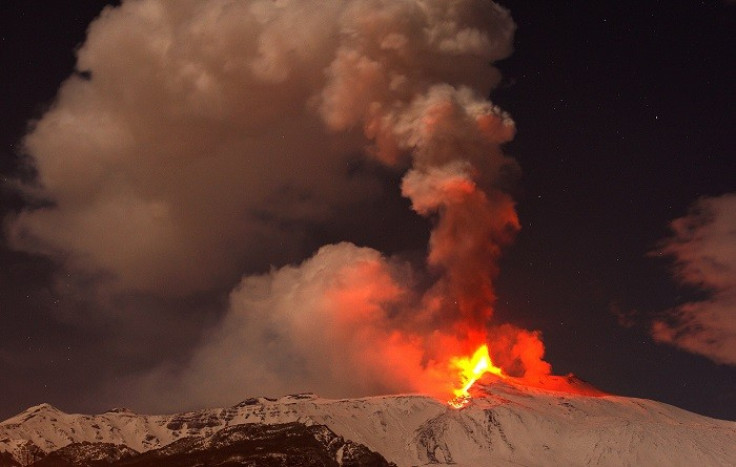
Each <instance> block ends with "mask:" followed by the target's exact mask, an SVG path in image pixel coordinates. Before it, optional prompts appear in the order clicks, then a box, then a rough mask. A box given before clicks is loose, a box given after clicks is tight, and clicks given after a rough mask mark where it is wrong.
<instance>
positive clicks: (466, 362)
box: [447, 344, 505, 409]
mask: <svg viewBox="0 0 736 467" xmlns="http://www.w3.org/2000/svg"><path fill="white" fill-rule="evenodd" d="M450 365H451V366H452V367H454V368H456V369H457V370H458V372H459V373H460V381H461V384H462V386H461V387H460V388H457V389H455V390H453V394H454V396H455V397H454V398H452V399H450V400H449V401H447V403H448V404H450V406H451V407H454V408H456V409H461V408H463V407H465V406H466V405H468V403H469V402H470V392H469V390H470V388H471V387H472V386H473V384H475V382H476V381H478V379H480V377H481V376H483V375H484V374H486V373H491V374H494V375H496V376H499V377H502V378H503V377H504V376H505V375H504V373H503V370H502V369H501V368H499V367H497V366H496V365H494V364H493V361H492V360H491V357H490V355H489V354H488V346H487V345H486V344H483V345H481V346H480V347H478V349H477V350H476V351H475V352H474V353H473V355H472V356H471V357H455V358H453V359H452V360H451V361H450Z"/></svg>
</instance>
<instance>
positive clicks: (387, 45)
mask: <svg viewBox="0 0 736 467" xmlns="http://www.w3.org/2000/svg"><path fill="white" fill-rule="evenodd" d="M513 31H514V24H513V22H512V20H511V18H510V16H509V15H508V13H507V12H506V11H505V10H504V9H502V8H501V7H499V6H497V5H496V4H494V3H492V2H490V1H485V0H452V1H445V0H400V1H397V0H352V1H342V2H322V1H301V0H277V1H272V0H252V1H241V2H232V1H225V0H222V1H210V2H198V1H190V0H182V1H177V2H167V1H159V0H137V1H136V0H128V1H124V2H123V3H122V5H121V6H120V7H119V8H108V9H106V10H105V11H104V12H103V14H102V15H101V17H100V18H99V19H97V20H96V21H95V22H94V23H93V24H92V26H91V27H90V30H89V34H88V39H87V41H86V42H85V44H84V45H83V46H82V47H81V49H80V50H79V59H78V69H80V70H89V71H90V72H91V79H85V78H84V77H83V76H73V77H71V78H70V79H69V80H68V81H67V82H66V83H64V85H63V87H62V89H61V90H60V92H59V95H58V99H57V102H56V104H55V105H54V106H53V108H52V109H51V110H49V112H47V113H46V115H44V117H43V118H42V119H41V120H40V121H39V122H37V124H36V125H35V128H34V129H33V131H32V132H31V133H30V134H29V135H28V137H27V139H26V147H27V150H28V153H29V154H30V155H31V159H32V163H33V164H34V167H35V168H36V170H37V173H38V183H37V185H34V186H32V187H26V190H27V191H28V192H29V195H33V196H36V197H38V198H41V199H44V200H47V201H49V202H50V204H48V205H47V206H46V207H42V208H38V209H34V210H27V211H25V212H22V213H21V214H20V215H18V216H17V217H16V218H14V219H12V220H10V221H9V222H8V232H9V236H10V238H11V239H12V241H13V242H14V245H15V246H16V247H17V248H19V249H23V250H26V251H32V252H37V253H42V254H46V255H50V256H52V257H54V258H57V259H58V260H59V261H61V262H62V263H63V265H64V267H65V268H66V269H67V270H69V271H72V272H75V273H82V274H90V275H99V274H104V275H105V277H107V278H108V279H107V284H106V285H107V286H108V287H110V288H111V289H112V290H115V291H117V292H118V293H124V292H130V291H133V292H141V293H151V294H156V295H159V296H187V295H188V294H192V293H195V292H198V291H202V290H211V289H213V288H216V287H217V286H218V285H220V286H221V285H222V284H223V283H225V284H227V281H228V280H231V279H232V278H233V277H234V276H235V275H237V274H238V270H239V268H242V265H243V264H249V263H250V264H252V263H257V264H260V263H264V264H266V263H267V262H269V261H282V262H283V261H284V260H287V261H288V260H291V259H292V258H293V257H294V256H295V255H297V254H298V250H297V251H295V248H293V247H292V250H289V247H288V245H295V244H298V242H299V235H298V233H295V232H299V231H300V227H303V226H305V225H308V224H309V223H324V222H330V221H334V219H332V218H331V216H332V215H333V213H334V212H335V211H334V210H335V207H336V206H338V207H339V206H350V205H351V203H355V202H356V201H357V200H360V199H363V198H365V197H368V196H371V195H372V194H374V190H375V187H374V184H373V183H372V180H371V179H370V178H367V177H363V178H361V177H358V178H357V179H356V177H351V176H349V174H348V173H346V171H345V165H346V161H348V160H349V158H350V157H354V155H355V154H356V153H359V152H365V153H367V154H369V155H370V157H373V158H375V160H378V161H380V162H381V163H384V164H387V165H389V166H393V167H403V166H405V165H406V164H409V165H410V169H409V170H408V172H407V173H406V175H405V177H404V179H403V182H402V186H401V190H402V194H403V195H404V196H406V197H408V198H409V199H410V200H411V202H412V207H413V209H414V210H415V211H416V212H417V213H418V214H420V215H422V216H433V217H435V218H436V225H435V227H434V230H433V231H432V234H431V240H430V245H429V254H428V259H427V264H428V268H429V273H430V274H431V275H432V276H433V277H435V278H436V279H435V280H434V281H433V282H432V284H431V285H430V286H422V285H420V284H418V282H420V281H418V280H417V279H416V276H417V275H418V273H417V271H413V270H412V269H411V267H410V266H409V265H408V264H405V263H402V262H400V261H399V260H397V259H394V258H386V257H384V256H383V255H381V254H380V253H379V252H377V251H375V250H372V249H368V248H359V247H356V246H354V245H352V244H346V243H343V244H338V245H329V246H325V247H323V248H322V249H320V250H319V251H318V252H317V253H316V254H315V255H314V256H313V257H312V258H310V259H307V260H306V261H304V262H303V263H301V264H300V265H294V266H286V267H283V268H281V269H273V270H271V271H270V272H269V273H266V274H261V275H251V276H246V277H244V278H243V279H242V281H241V282H240V285H238V286H237V287H236V288H235V290H234V291H233V292H232V293H231V295H230V305H229V309H228V312H227V314H226V315H225V316H224V318H223V320H222V321H221V323H220V324H219V325H218V326H217V327H216V328H215V329H212V330H210V331H209V332H208V333H207V334H205V335H204V337H203V340H202V342H201V343H200V345H199V347H198V348H197V350H196V351H195V352H194V355H193V357H192V359H191V361H190V362H189V363H188V364H187V365H186V366H185V367H184V368H180V367H173V366H172V367H165V366H162V367H161V368H158V369H156V370H154V371H152V372H150V373H148V374H146V375H145V376H143V377H136V378H135V379H134V381H133V382H132V383H131V384H132V387H133V389H132V390H134V391H139V392H140V393H141V394H142V396H141V397H142V399H143V400H146V401H148V403H149V405H151V406H155V407H162V406H166V405H167V404H169V406H170V407H172V408H173V407H176V406H177V404H180V403H181V402H185V403H189V404H197V403H212V402H219V401H222V402H232V401H233V399H235V398H238V397H242V395H243V394H245V393H257V394H260V393H263V392H264V391H265V392H286V391H293V390H295V389H296V390H314V391H317V392H320V393H321V394H324V395H330V396H348V395H365V394H368V393H380V392H396V391H415V390H419V391H432V390H435V389H436V388H438V387H440V386H442V385H447V384H449V383H451V382H450V381H445V380H444V379H443V377H444V376H446V375H445V374H444V373H443V372H444V371H445V370H446V368H445V366H446V362H447V358H448V356H449V355H452V354H467V353H469V352H470V351H471V350H472V349H473V347H474V346H477V345H478V344H479V343H482V342H485V341H490V344H491V353H492V356H493V357H494V359H495V360H496V361H497V363H498V364H499V365H500V366H502V367H503V368H504V369H505V370H506V371H508V372H510V373H511V374H515V375H518V376H526V377H535V376H543V375H546V374H548V373H549V365H548V364H547V363H545V362H544V361H542V360H541V358H542V356H543V352H544V347H543V345H542V343H541V341H540V340H539V336H538V334H537V333H536V332H530V331H525V330H521V329H517V328H515V327H514V326H511V325H509V324H504V325H500V326H499V325H497V326H494V327H490V325H489V320H490V318H491V316H492V314H493V308H492V307H493V302H494V300H495V295H494V288H493V278H494V276H495V275H496V274H497V272H498V271H497V266H496V264H497V259H498V257H499V254H500V250H501V247H502V246H503V245H505V244H507V243H508V242H510V241H511V240H512V238H513V236H514V234H515V232H516V231H517V230H518V228H519V223H518V220H517V216H516V212H515V209H514V203H513V201H512V200H511V198H510V197H509V196H508V195H507V194H506V193H504V191H503V189H502V187H503V186H504V184H505V183H506V178H507V175H508V173H513V172H514V171H515V170H516V166H515V163H514V161H512V160H510V159H509V158H507V157H506V156H504V155H503V153H502V151H501V145H502V144H503V143H505V142H507V141H509V140H510V139H511V138H512V137H513V134H514V125H513V122H512V121H511V119H510V118H509V116H508V115H506V114H505V113H504V112H502V111H501V110H500V109H498V108H497V107H495V106H494V105H492V104H491V103H489V102H488V101H487V99H486V97H487V96H488V94H489V92H490V90H491V88H492V87H493V86H494V85H495V84H496V83H497V82H498V79H499V74H498V72H497V70H496V69H495V68H493V67H492V66H491V63H492V62H493V61H496V60H498V59H501V58H503V57H506V56H507V55H508V54H509V53H510V52H511V43H512V36H513ZM284 245H287V247H284ZM269 255H271V256H269ZM274 255H275V257H274ZM141 388H142V389H141ZM162 390H164V391H166V392H165V393H166V400H160V399H158V400H157V399H156V397H157V396H156V395H157V394H161V392H162ZM177 399H180V400H177ZM213 399H216V400H213Z"/></svg>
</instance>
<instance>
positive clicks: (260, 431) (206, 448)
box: [0, 422, 394, 467]
mask: <svg viewBox="0 0 736 467" xmlns="http://www.w3.org/2000/svg"><path fill="white" fill-rule="evenodd" d="M19 465H20V464H18V463H17V462H15V460H14V459H13V458H12V457H10V456H3V457H0V467H15V466H19ZM30 465H31V466H32V467H105V466H116V467H117V466H120V467H122V466H126V467H154V466H160V467H190V466H191V467H194V466H207V465H217V466H223V467H228V466H244V465H247V466H263V467H272V466H273V467H276V466H296V465H298V466H305V467H338V466H343V467H363V466H365V467H390V466H393V465H394V464H392V463H389V462H388V461H387V460H386V459H385V458H384V457H383V456H381V455H380V454H378V453H376V452H373V451H371V450H370V449H368V448H367V447H365V446H364V445H362V444H358V443H354V442H352V441H349V440H348V441H346V440H345V439H343V437H341V436H338V435H336V434H335V433H334V432H333V431H332V430H330V429H329V428H327V427H326V426H324V425H311V426H307V425H305V424H303V423H298V422H293V423H282V424H275V425H267V424H259V423H254V424H247V425H234V426H230V427H227V428H224V429H222V430H219V431H217V432H216V433H214V434H213V435H211V436H190V437H186V438H181V439H179V440H177V441H175V442H173V443H171V444H169V445H167V446H164V447H162V448H160V449H154V450H151V451H148V452H145V453H142V454H141V453H138V452H136V451H135V450H133V449H130V448H128V447H127V446H124V445H114V444H110V443H89V442H83V443H73V444H70V445H68V446H65V447H63V448H61V449H58V450H56V451H54V452H51V453H49V454H48V455H47V456H45V457H43V458H42V459H40V460H38V461H36V462H34V463H32V464H30Z"/></svg>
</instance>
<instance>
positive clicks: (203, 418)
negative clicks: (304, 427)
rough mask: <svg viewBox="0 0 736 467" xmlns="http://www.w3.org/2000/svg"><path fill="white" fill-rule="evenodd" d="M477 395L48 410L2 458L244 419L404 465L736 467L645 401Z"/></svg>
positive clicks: (3, 426) (28, 417)
mask: <svg viewBox="0 0 736 467" xmlns="http://www.w3.org/2000/svg"><path fill="white" fill-rule="evenodd" d="M479 390H480V392H481V394H482V395H481V396H480V397H478V396H476V397H475V398H474V399H473V400H472V401H471V403H470V404H469V405H468V406H467V407H465V408H463V409H460V410H456V409H453V408H450V407H449V406H448V405H447V404H445V403H442V402H439V401H437V400H434V399H431V398H429V397H425V396H420V395H399V396H381V397H369V398H361V399H343V400H331V399H321V398H319V397H317V396H314V395H291V396H285V397H283V398H281V399H278V400H271V399H265V398H259V399H249V400H246V401H244V402H243V403H241V404H238V405H236V406H234V407H230V408H221V409H208V410H202V411H196V412H187V413H181V414H172V415H137V414H134V413H132V412H130V411H127V410H121V409H118V410H115V411H109V412H105V413H103V414H100V415H80V414H65V413H63V412H61V411H59V410H58V409H55V408H53V407H51V406H49V405H47V404H43V405H40V406H36V407H32V408H30V409H28V410H26V411H25V412H23V413H21V414H19V415H17V416H15V417H12V418H10V419H8V420H6V421H5V422H2V423H0V451H8V452H11V453H13V454H14V455H15V457H16V458H17V459H21V457H22V456H21V453H22V452H21V451H23V449H27V445H26V444H23V443H26V442H27V441H30V442H32V443H34V444H35V445H37V446H38V447H39V448H41V449H42V450H43V451H45V452H51V451H53V450H56V449H59V448H61V447H63V446H66V445H68V444H70V443H72V442H81V441H88V442H107V443H114V444H125V445H127V446H128V447H130V448H132V449H135V450H136V451H141V452H142V451H147V450H150V449H154V448H159V447H162V446H165V445H167V444H169V443H171V442H173V441H175V440H177V439H180V438H182V437H186V436H209V435H211V434H213V433H215V432H217V431H219V430H220V429H222V428H224V427H227V426H232V425H237V424H242V423H269V424H272V423H287V422H294V421H299V422H302V423H306V424H321V425H326V426H328V427H329V428H330V429H331V430H333V431H334V432H335V433H337V434H338V435H340V436H343V437H344V438H345V439H346V440H352V441H354V442H357V443H361V444H364V445H365V446H366V447H368V448H369V449H371V450H374V451H377V452H379V453H381V454H382V455H383V456H384V457H385V458H386V459H388V460H389V461H392V462H395V463H396V464H397V465H399V466H409V465H426V464H437V465H449V464H453V465H457V466H463V465H467V466H482V465H491V464H492V465H569V466H576V465H603V466H605V465H625V464H631V465H670V466H678V465H682V466H692V465H708V466H711V465H712V466H718V465H724V466H725V465H734V464H736V422H730V421H723V420H715V419H712V418H708V417H704V416H701V415H697V414H693V413H690V412H687V411H684V410H681V409H678V408H676V407H672V406H669V405H666V404H662V403H659V402H654V401H648V400H643V399H634V398H626V397H618V396H609V395H605V396H600V397H589V396H580V395H570V394H566V393H559V392H553V391H547V390H544V389H531V388H524V387H519V386H516V385H511V384H506V383H495V384H490V385H487V386H481V387H480V388H479ZM23 446H26V448H24V447H23ZM27 458H28V456H26V459H27ZM27 462H28V461H27V460H26V461H25V463H27Z"/></svg>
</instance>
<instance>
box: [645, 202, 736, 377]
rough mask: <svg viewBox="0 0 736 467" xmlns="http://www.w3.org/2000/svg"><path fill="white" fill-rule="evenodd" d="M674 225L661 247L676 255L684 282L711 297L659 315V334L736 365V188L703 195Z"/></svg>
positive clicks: (656, 334)
mask: <svg viewBox="0 0 736 467" xmlns="http://www.w3.org/2000/svg"><path fill="white" fill-rule="evenodd" d="M671 228H672V233H673V235H672V237H670V238H668V239H666V240H664V241H663V242H662V245H661V247H662V248H661V250H660V251H659V253H663V254H665V255H670V256H672V257H674V259H675V266H676V269H675V271H676V277H677V279H678V280H679V281H680V282H682V283H683V284H687V285H690V286H694V287H697V288H699V289H702V290H703V291H704V292H706V293H707V295H708V297H707V298H705V299H703V300H698V301H691V302H688V303H685V304H683V305H680V306H678V307H677V308H675V309H674V310H672V311H671V312H670V313H669V315H668V316H667V318H666V319H663V320H660V321H656V322H655V323H654V325H653V327H652V333H653V335H654V338H655V339H657V340H659V341H662V342H668V343H671V344H673V345H676V346H678V347H681V348H683V349H685V350H688V351H690V352H694V353H698V354H701V355H705V356H706V357H708V358H710V359H712V360H714V361H716V362H719V363H726V364H730V365H736V194H726V195H722V196H719V197H712V198H701V199H700V200H698V201H697V202H696V203H695V204H694V205H693V206H692V208H691V210H690V213H689V214H688V215H687V216H685V217H681V218H679V219H676V220H675V221H673V222H672V224H671Z"/></svg>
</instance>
